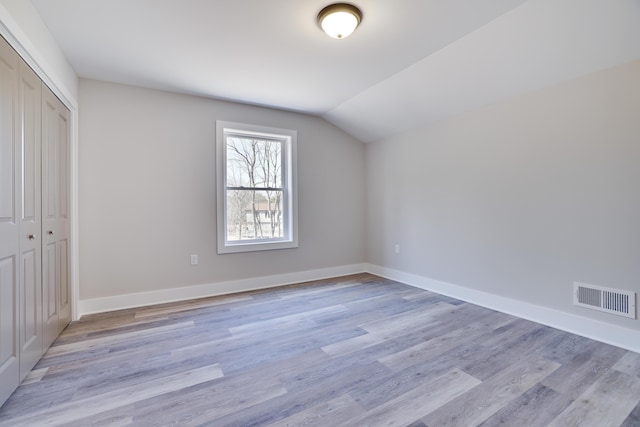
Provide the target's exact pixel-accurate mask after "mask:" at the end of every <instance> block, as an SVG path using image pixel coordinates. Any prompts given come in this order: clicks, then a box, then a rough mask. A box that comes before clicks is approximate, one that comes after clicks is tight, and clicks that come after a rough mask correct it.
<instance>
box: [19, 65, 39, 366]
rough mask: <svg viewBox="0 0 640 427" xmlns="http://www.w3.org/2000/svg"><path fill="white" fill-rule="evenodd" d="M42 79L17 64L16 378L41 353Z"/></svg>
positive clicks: (35, 360) (31, 364) (29, 69)
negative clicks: (19, 165) (19, 170)
mask: <svg viewBox="0 0 640 427" xmlns="http://www.w3.org/2000/svg"><path fill="white" fill-rule="evenodd" d="M41 108H42V82H41V81H40V79H39V78H38V76H37V75H36V74H35V73H34V72H33V70H31V68H29V67H28V66H27V65H26V64H24V63H23V62H21V64H20V76H19V111H20V119H21V120H20V130H21V133H20V134H21V137H20V138H19V141H20V158H21V161H22V186H21V190H22V191H21V193H22V194H21V199H22V209H21V216H20V252H21V255H20V259H21V270H20V272H21V273H22V274H21V278H20V290H21V294H20V379H23V378H24V377H25V376H26V375H27V374H28V373H29V371H31V368H33V366H34V365H35V364H36V363H37V361H38V359H40V357H41V356H42V354H43V351H44V347H43V330H42V272H41V268H42V266H41V263H42V255H41V253H42V252H41V251H42V246H41V245H42V217H41V175H40V170H41V156H42V154H41V152H40V148H41V126H42V123H41Z"/></svg>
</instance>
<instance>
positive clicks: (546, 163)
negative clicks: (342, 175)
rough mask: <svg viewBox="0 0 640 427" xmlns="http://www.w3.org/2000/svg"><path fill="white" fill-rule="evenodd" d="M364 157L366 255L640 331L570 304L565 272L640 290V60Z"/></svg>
mask: <svg viewBox="0 0 640 427" xmlns="http://www.w3.org/2000/svg"><path fill="white" fill-rule="evenodd" d="M366 158H367V162H366V169H367V170H366V176H367V208H366V213H367V236H368V237H367V238H368V242H367V250H368V254H367V259H368V262H370V263H372V264H377V265H380V266H383V267H387V268H393V269H397V270H400V271H403V272H407V273H412V274H416V275H419V276H423V277H427V278H431V279H437V280H441V281H444V282H449V283H452V284H456V285H461V286H465V287H468V288H472V289H477V290H481V291H484V292H488V293H492V294H498V295H501V296H505V297H509V298H513V299H517V300H522V301H527V302H530V303H533V304H538V305H541V306H545V307H549V308H554V309H558V310H562V311H565V312H571V313H574V314H579V315H583V316H588V317H591V318H595V319H598V320H602V321H604V322H610V323H614V324H619V325H622V326H626V327H629V328H633V329H640V322H639V321H638V320H630V319H624V318H620V317H616V316H611V315H608V314H603V313H599V312H595V311H589V310H585V309H582V308H576V307H573V306H572V305H571V301H572V300H571V295H572V294H571V292H572V283H573V282H574V281H581V282H586V283H590V284H595V285H601V286H609V287H615V288H621V289H628V290H634V291H636V292H640V61H636V62H633V63H629V64H626V65H623V66H620V67H616V68H613V69H609V70H605V71H602V72H598V73H596V74H592V75H589V76H585V77H582V78H579V79H576V80H573V81H570V82H566V83H564V84H561V85H558V86H555V87H551V88H548V89H545V90H541V91H538V92H535V93H532V94H528V95H525V96H521V97H518V98H515V99H512V100H509V101H507V102H502V103H499V104H494V105H491V106H488V107H485V108H483V109H480V110H476V111H473V112H468V113H465V114H462V115H459V116H457V117H454V118H451V119H449V120H446V121H442V122H439V123H437V124H434V125H432V126H429V127H426V128H424V129H421V130H418V131H412V132H408V133H406V134H403V135H400V136H397V137H394V138H390V139H389V140H386V141H381V142H378V143H374V144H369V145H368V146H367V152H366ZM396 243H398V244H400V248H401V251H400V254H395V253H394V245H395V244H396Z"/></svg>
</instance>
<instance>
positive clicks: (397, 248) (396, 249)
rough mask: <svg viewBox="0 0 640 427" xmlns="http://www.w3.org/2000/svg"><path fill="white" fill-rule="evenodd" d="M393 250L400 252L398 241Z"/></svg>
mask: <svg viewBox="0 0 640 427" xmlns="http://www.w3.org/2000/svg"><path fill="white" fill-rule="evenodd" d="M393 252H395V253H397V254H399V253H400V245H399V244H397V243H396V245H395V246H394V248H393Z"/></svg>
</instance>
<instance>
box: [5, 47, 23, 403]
mask: <svg viewBox="0 0 640 427" xmlns="http://www.w3.org/2000/svg"><path fill="white" fill-rule="evenodd" d="M19 60H20V59H19V57H18V55H17V54H16V53H15V51H14V50H13V49H12V48H11V47H10V46H9V44H8V43H7V42H6V41H5V40H4V39H3V38H1V37H0V405H2V403H3V402H4V401H5V400H6V399H7V398H8V397H9V395H10V394H11V393H12V392H13V390H14V389H15V388H16V387H17V386H18V384H19V382H20V350H19V349H20V344H19V339H18V334H19V332H18V331H19V325H18V321H19V313H18V309H19V304H20V300H19V298H20V292H19V285H20V273H19V271H20V268H19V265H20V262H19V257H20V224H19V216H20V212H19V208H20V186H19V177H20V174H21V171H20V161H19V157H18V141H17V129H18V115H17V111H16V108H15V106H16V105H17V102H18V74H19Z"/></svg>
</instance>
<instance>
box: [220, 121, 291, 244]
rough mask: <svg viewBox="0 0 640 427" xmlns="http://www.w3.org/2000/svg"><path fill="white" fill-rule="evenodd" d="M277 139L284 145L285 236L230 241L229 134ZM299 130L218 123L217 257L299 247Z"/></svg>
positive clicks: (226, 122) (225, 122)
mask: <svg viewBox="0 0 640 427" xmlns="http://www.w3.org/2000/svg"><path fill="white" fill-rule="evenodd" d="M228 133H233V134H241V135H247V136H256V137H263V138H265V139H273V138H275V139H278V140H281V141H282V142H283V145H282V153H283V159H282V187H283V195H284V197H283V199H284V200H283V222H284V224H283V228H284V232H283V237H282V238H278V239H256V240H246V241H228V240H227V197H226V196H227V143H226V134H228ZM297 183H298V176H297V131H295V130H291V129H279V128H272V127H267V126H258V125H251V124H246V123H236V122H228V121H222V120H216V193H217V199H216V200H217V231H218V238H217V240H218V254H230V253H239V252H253V251H266V250H274V249H288V248H297V247H298V194H297V188H298V185H297Z"/></svg>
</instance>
